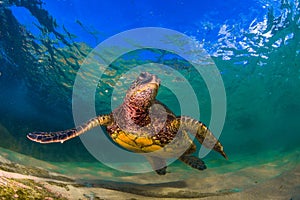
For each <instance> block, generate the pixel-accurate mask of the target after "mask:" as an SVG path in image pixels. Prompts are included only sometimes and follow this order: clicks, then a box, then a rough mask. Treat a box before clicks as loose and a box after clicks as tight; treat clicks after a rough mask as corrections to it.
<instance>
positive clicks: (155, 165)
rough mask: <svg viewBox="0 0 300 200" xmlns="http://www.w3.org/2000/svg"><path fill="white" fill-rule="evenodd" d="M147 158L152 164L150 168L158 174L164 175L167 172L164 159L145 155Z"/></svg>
mask: <svg viewBox="0 0 300 200" xmlns="http://www.w3.org/2000/svg"><path fill="white" fill-rule="evenodd" d="M146 158H147V160H148V161H149V163H150V164H151V166H152V169H153V170H155V171H156V173H157V174H158V175H165V174H166V173H167V164H166V160H165V159H163V158H159V157H152V156H146Z"/></svg>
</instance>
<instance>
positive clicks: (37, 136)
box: [27, 115, 112, 143]
mask: <svg viewBox="0 0 300 200" xmlns="http://www.w3.org/2000/svg"><path fill="white" fill-rule="evenodd" d="M111 122H112V117H111V115H100V116H97V117H95V118H93V119H91V120H89V121H88V122H86V123H85V124H83V125H81V126H79V127H77V128H73V129H68V130H65V131H57V132H33V133H28V134H27V138H28V139H30V140H32V141H35V142H39V143H54V142H61V143H63V142H64V141H66V140H69V139H71V138H74V137H77V136H79V135H81V134H83V133H85V132H87V131H88V130H90V129H92V128H94V127H96V126H106V125H108V124H110V123H111Z"/></svg>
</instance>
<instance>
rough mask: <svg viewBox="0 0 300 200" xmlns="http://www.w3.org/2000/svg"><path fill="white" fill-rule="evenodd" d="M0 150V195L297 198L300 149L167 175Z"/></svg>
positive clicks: (182, 168)
mask: <svg viewBox="0 0 300 200" xmlns="http://www.w3.org/2000/svg"><path fill="white" fill-rule="evenodd" d="M0 152H1V153H0V155H1V156H0V166H1V167H0V168H1V171H0V188H1V192H0V195H1V198H0V199H9V198H8V196H10V197H11V199H22V198H23V199H34V198H38V199H158V198H159V199H209V200H210V199H225V200H226V199H287V200H291V199H292V200H297V199H300V154H299V153H300V150H294V151H290V152H284V153H282V152H281V153H280V152H276V151H274V152H269V153H266V154H264V153H262V154H259V155H248V156H245V157H243V158H242V157H239V158H237V157H236V158H231V160H229V161H219V160H216V161H215V162H218V164H217V165H215V166H214V163H212V162H213V160H210V161H207V165H208V167H209V166H210V165H211V166H212V167H211V168H208V169H207V170H205V171H197V170H193V169H191V168H189V167H186V166H184V165H180V164H179V165H178V164H177V165H174V164H171V165H170V166H169V167H168V173H167V174H166V175H165V176H158V175H156V174H155V173H154V172H149V173H145V174H132V175H127V176H119V177H112V176H113V174H111V173H110V172H109V171H107V172H105V171H99V169H97V168H95V167H94V168H93V167H91V166H88V165H85V164H84V163H56V164H55V163H47V162H45V161H40V160H36V159H34V158H31V157H29V156H25V155H22V154H18V153H15V152H12V151H9V150H6V149H0ZM268 154H269V155H268ZM271 154H272V155H276V156H275V157H274V158H272V159H266V158H267V157H268V156H269V157H270V155H271ZM241 161H243V162H241ZM209 162H211V163H209ZM219 162H221V163H219ZM35 166H39V167H38V168H36V167H35ZM49 171H50V172H49ZM60 171H61V172H63V174H59V173H58V172H60ZM8 188H9V189H8ZM8 190H9V191H8ZM23 190H24V191H23ZM5 195H7V196H5Z"/></svg>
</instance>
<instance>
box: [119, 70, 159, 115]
mask: <svg viewBox="0 0 300 200" xmlns="http://www.w3.org/2000/svg"><path fill="white" fill-rule="evenodd" d="M159 86H160V79H159V78H158V77H157V76H156V75H153V74H150V73H148V72H142V73H141V74H140V75H139V76H138V78H137V79H136V80H135V81H134V82H133V83H132V84H131V86H130V88H129V89H128V91H127V94H126V97H125V101H124V102H125V103H126V104H127V105H128V106H130V107H133V108H135V109H138V110H140V111H143V110H146V109H148V108H149V107H150V106H151V105H152V104H153V102H154V100H155V97H156V95H157V91H158V88H159Z"/></svg>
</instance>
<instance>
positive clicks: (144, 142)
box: [135, 137, 153, 147]
mask: <svg viewBox="0 0 300 200" xmlns="http://www.w3.org/2000/svg"><path fill="white" fill-rule="evenodd" d="M135 142H136V143H137V144H138V145H140V146H142V147H145V146H150V145H152V144H153V140H152V139H150V138H146V137H139V138H137V139H136V140H135Z"/></svg>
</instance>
